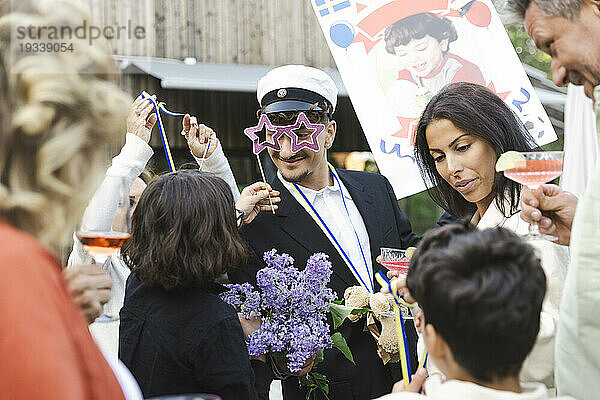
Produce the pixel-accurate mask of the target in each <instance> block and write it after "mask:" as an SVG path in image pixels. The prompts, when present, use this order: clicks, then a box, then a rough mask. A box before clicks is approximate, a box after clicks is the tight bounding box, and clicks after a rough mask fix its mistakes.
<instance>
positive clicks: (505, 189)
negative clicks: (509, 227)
mask: <svg viewBox="0 0 600 400" xmlns="http://www.w3.org/2000/svg"><path fill="white" fill-rule="evenodd" d="M443 119H446V120H449V121H450V122H452V124H454V126H455V127H456V128H458V129H459V130H461V131H463V132H465V133H468V134H469V135H473V136H477V137H479V138H481V139H483V140H484V141H486V142H487V143H488V144H489V145H490V146H492V148H493V149H494V152H495V153H496V157H500V155H501V154H502V153H504V152H507V151H509V150H514V151H534V150H537V149H538V146H537V144H536V143H535V141H534V140H533V137H531V135H530V134H529V132H528V131H527V128H525V126H524V125H523V123H522V122H521V120H520V119H519V117H517V115H516V114H515V113H514V112H513V111H512V110H511V109H510V108H508V106H507V105H506V103H504V101H502V99H500V98H499V97H498V96H496V94H495V93H493V92H492V91H491V90H489V89H487V88H486V87H483V86H481V85H477V84H475V83H468V82H458V83H452V84H450V85H447V86H445V87H444V88H442V90H440V91H439V92H438V93H437V94H436V95H435V96H433V98H432V99H431V100H430V101H429V103H428V104H427V107H425V110H424V111H423V114H422V115H421V119H420V120H419V124H418V125H417V132H416V135H415V159H416V161H417V165H418V166H419V171H420V172H421V177H422V178H423V180H424V181H425V182H426V183H427V187H428V188H429V189H427V191H428V192H429V195H430V196H431V198H432V199H433V201H435V202H436V203H437V204H438V205H439V206H440V207H442V208H443V209H444V210H446V211H448V212H449V213H450V214H452V215H456V216H457V217H460V218H464V217H470V215H469V214H470V213H472V211H473V205H472V204H471V203H469V202H468V201H467V200H466V199H465V198H464V197H463V196H462V195H461V194H460V193H459V192H458V191H456V190H455V189H454V188H453V187H452V185H450V184H449V183H448V182H446V181H445V180H444V178H442V176H441V175H440V174H439V173H438V171H437V169H436V165H435V161H434V159H433V157H432V156H431V154H430V153H429V145H428V144H427V137H426V132H427V127H428V126H429V124H431V123H432V122H434V121H439V120H443ZM492 191H493V192H494V199H495V201H496V205H497V206H498V209H499V210H500V211H501V212H502V213H503V214H504V216H505V217H510V216H511V215H513V214H514V213H516V212H517V211H518V209H519V199H520V196H521V185H520V184H518V183H516V182H513V181H511V180H510V179H508V178H506V177H505V176H504V175H503V174H502V173H496V176H495V178H494V185H493V187H492ZM506 200H508V202H509V204H510V208H509V209H506V204H505V202H506Z"/></svg>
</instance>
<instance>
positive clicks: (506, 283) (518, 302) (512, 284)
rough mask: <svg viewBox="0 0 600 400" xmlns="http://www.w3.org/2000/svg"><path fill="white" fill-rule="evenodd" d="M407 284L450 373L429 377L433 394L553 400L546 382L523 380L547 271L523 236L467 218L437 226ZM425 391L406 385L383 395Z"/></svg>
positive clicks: (433, 352)
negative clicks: (476, 224) (476, 225)
mask: <svg viewBox="0 0 600 400" xmlns="http://www.w3.org/2000/svg"><path fill="white" fill-rule="evenodd" d="M406 288H408V292H409V293H406V297H407V298H410V297H412V298H414V300H416V301H417V302H418V304H419V307H420V308H421V310H422V315H421V316H419V321H418V322H419V325H420V329H421V332H422V335H423V339H424V341H425V344H426V346H427V349H428V351H429V357H430V358H431V360H433V362H434V363H435V365H436V366H437V367H438V368H439V369H440V370H441V371H442V372H443V373H444V375H445V376H446V381H445V382H443V383H442V382H440V381H439V379H438V380H436V379H435V378H434V377H432V378H430V379H429V380H428V381H427V383H426V385H425V389H426V393H427V397H432V398H434V399H469V400H477V399H515V400H516V399H536V400H537V399H540V400H541V399H547V398H548V397H547V389H546V387H545V386H544V385H543V384H541V383H527V384H522V383H520V382H519V371H520V370H521V366H522V364H523V361H524V360H525V358H526V357H527V354H528V353H529V351H530V350H531V349H532V347H533V345H534V343H535V340H536V337H537V334H538V330H539V327H540V311H541V308H542V301H543V299H544V295H545V293H546V276H545V274H544V270H543V269H542V267H541V265H540V260H539V258H538V257H537V256H536V255H535V252H534V249H533V247H531V246H530V245H529V244H528V243H526V242H525V241H524V240H522V239H521V238H520V237H519V236H518V235H516V234H514V233H513V232H511V231H510V230H508V229H504V228H501V227H497V228H488V229H484V230H475V228H473V227H472V226H470V225H466V224H453V225H447V226H445V227H442V228H440V229H437V230H435V231H432V232H430V233H428V234H427V235H425V236H424V237H423V239H422V241H421V242H420V244H419V247H418V248H417V250H416V251H415V253H414V255H413V257H412V259H411V262H410V268H409V272H408V276H407V277H406ZM419 375H422V373H421V374H419ZM416 380H417V379H415V381H416ZM398 386H400V385H398ZM402 386H403V385H402ZM412 389H413V390H415V391H416V390H418V389H419V387H414V386H413V387H412ZM421 397H422V395H419V394H416V393H409V392H408V391H407V392H403V393H395V394H391V395H387V396H384V397H383V398H385V399H386V400H389V399H413V398H414V399H417V398H421ZM383 398H382V399H383Z"/></svg>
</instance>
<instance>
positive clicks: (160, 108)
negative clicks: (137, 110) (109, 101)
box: [142, 94, 184, 172]
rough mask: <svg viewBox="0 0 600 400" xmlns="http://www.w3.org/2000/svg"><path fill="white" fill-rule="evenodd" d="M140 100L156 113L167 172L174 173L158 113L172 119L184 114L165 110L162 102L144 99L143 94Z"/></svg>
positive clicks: (167, 143) (165, 134) (173, 164)
mask: <svg viewBox="0 0 600 400" xmlns="http://www.w3.org/2000/svg"><path fill="white" fill-rule="evenodd" d="M142 98H143V99H146V100H148V101H149V102H151V103H152V105H154V112H155V113H156V120H157V121H158V130H159V131H160V139H161V141H162V145H163V149H164V151H165V157H166V158H167V164H168V165H169V171H170V172H175V163H174V162H173V156H172V155H171V149H170V148H169V141H168V140H167V132H166V131H165V128H164V126H163V123H162V119H161V118H160V113H161V111H162V112H163V113H165V114H167V115H170V116H172V117H179V116H182V115H184V114H181V113H175V112H172V111H169V110H167V108H166V107H165V103H164V102H162V101H161V102H156V101H155V100H154V99H153V98H152V97H146V96H144V94H142Z"/></svg>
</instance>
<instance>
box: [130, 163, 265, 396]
mask: <svg viewBox="0 0 600 400" xmlns="http://www.w3.org/2000/svg"><path fill="white" fill-rule="evenodd" d="M247 195H248V194H247V191H246V190H245V191H244V192H243V193H242V197H240V199H242V198H243V197H244V196H247ZM257 197H259V196H254V198H257ZM122 255H123V258H124V260H125V262H126V263H127V265H128V266H129V267H130V268H131V274H130V276H129V278H128V280H127V286H126V291H125V301H124V305H123V308H122V309H121V324H120V335H119V358H120V359H121V360H122V361H123V362H124V363H125V365H126V366H127V367H128V368H129V369H130V370H131V372H132V373H133V375H134V376H135V378H136V380H137V381H138V383H139V385H140V388H141V389H142V392H143V394H144V396H145V397H155V396H164V395H173V394H190V393H211V394H217V395H219V396H220V397H221V398H222V399H223V400H228V399H232V400H233V399H251V400H254V399H258V398H267V397H268V388H269V384H270V379H271V378H270V371H269V370H268V369H267V367H266V364H265V362H264V360H252V361H251V360H250V359H249V358H248V351H247V348H246V343H245V336H244V335H245V332H244V330H243V329H242V325H241V323H240V320H239V319H238V315H237V313H236V311H235V309H234V308H233V307H231V306H230V305H228V304H226V303H225V302H223V301H222V300H221V299H220V298H219V297H218V295H219V293H220V292H222V291H223V290H224V287H222V286H220V285H218V284H216V283H215V282H214V281H215V278H217V277H219V276H221V275H222V274H223V273H225V272H227V271H228V270H231V268H234V267H237V266H241V265H243V263H244V262H245V260H246V255H247V250H246V245H245V243H244V241H243V239H242V237H241V235H240V233H239V232H238V227H237V223H236V210H235V208H234V200H233V195H232V193H231V189H230V187H229V186H228V185H227V183H225V181H224V180H222V179H220V178H218V177H216V176H214V175H212V174H209V173H204V172H200V171H197V170H196V171H179V172H176V173H171V174H167V175H163V176H161V177H158V178H156V179H154V180H152V181H151V182H150V184H149V185H148V187H147V188H146V190H144V192H143V193H142V195H141V197H140V200H139V203H138V205H137V207H136V209H135V211H134V213H133V217H132V234H131V238H130V239H129V240H128V241H127V242H126V243H125V245H124V246H123V249H122ZM257 322H258V321H257ZM244 323H245V322H244ZM257 327H258V326H256V327H254V329H256V328H257Z"/></svg>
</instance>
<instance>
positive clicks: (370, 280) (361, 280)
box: [292, 167, 375, 293]
mask: <svg viewBox="0 0 600 400" xmlns="http://www.w3.org/2000/svg"><path fill="white" fill-rule="evenodd" d="M329 170H330V172H331V175H332V176H333V178H334V179H335V181H336V182H337V184H338V186H339V188H340V194H341V196H342V202H343V203H344V208H345V209H346V214H347V215H348V219H349V220H350V224H351V225H352V229H353V230H354V235H355V236H356V240H357V241H358V247H359V249H360V253H361V255H362V258H363V261H364V263H365V269H366V270H367V274H368V276H369V283H370V286H369V285H367V284H366V283H365V281H364V280H363V278H362V276H361V275H360V274H359V273H358V271H357V269H356V267H355V266H354V264H353V263H352V260H350V257H348V254H346V252H345V251H344V249H343V248H342V245H341V244H340V243H339V242H338V240H337V239H336V238H335V236H334V235H333V232H331V229H329V227H328V226H327V224H326V223H325V221H323V218H321V216H320V215H319V213H318V212H317V210H316V209H315V207H314V206H313V205H312V204H311V202H310V201H309V200H308V198H307V197H306V195H305V194H304V193H302V190H300V188H299V187H298V185H297V184H296V183H292V185H293V186H294V188H295V189H296V190H297V191H298V193H300V195H301V196H302V198H303V199H304V201H305V202H306V204H308V206H309V207H310V209H311V210H312V212H313V213H314V214H315V215H316V217H317V218H318V219H319V221H320V222H321V224H322V226H323V227H324V228H325V229H326V230H327V233H328V234H329V236H330V237H331V239H332V240H333V241H334V242H335V245H336V246H337V247H338V249H339V250H340V252H341V253H342V255H343V256H344V258H345V259H346V262H347V263H348V265H350V268H352V270H353V271H354V273H355V274H356V276H357V277H358V279H359V280H360V282H361V283H362V285H363V286H364V287H365V288H366V289H367V290H370V291H371V293H375V286H374V284H373V279H372V278H371V273H370V272H369V266H368V264H367V260H366V258H365V253H364V251H363V248H362V245H361V244H360V240H359V238H358V233H357V232H356V229H355V228H354V225H353V224H352V220H351V219H350V212H349V211H348V207H347V206H346V200H345V199H344V192H343V190H342V185H341V184H340V181H339V179H338V177H337V176H336V175H335V173H334V172H333V170H332V169H331V167H329Z"/></svg>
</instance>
